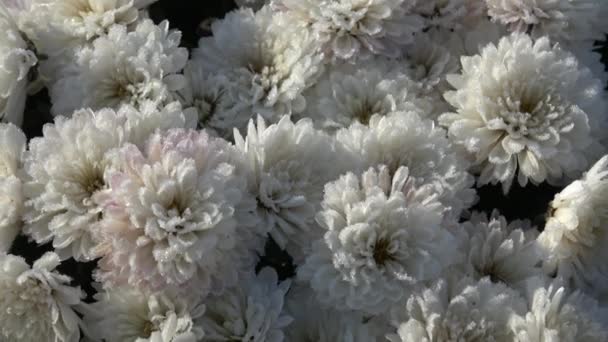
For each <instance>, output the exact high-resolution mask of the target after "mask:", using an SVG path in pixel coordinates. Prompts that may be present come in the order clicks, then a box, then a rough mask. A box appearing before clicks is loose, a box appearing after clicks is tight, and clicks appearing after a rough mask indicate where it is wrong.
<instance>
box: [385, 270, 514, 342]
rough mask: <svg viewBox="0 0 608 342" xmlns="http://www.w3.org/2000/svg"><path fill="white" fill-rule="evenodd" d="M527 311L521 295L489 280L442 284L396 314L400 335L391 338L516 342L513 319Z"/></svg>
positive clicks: (401, 340)
mask: <svg viewBox="0 0 608 342" xmlns="http://www.w3.org/2000/svg"><path fill="white" fill-rule="evenodd" d="M523 311H525V303H524V300H523V299H522V298H521V296H520V295H519V294H518V293H517V292H515V291H513V290H512V289H510V288H509V287H507V286H506V285H504V284H496V283H493V282H491V281H490V279H488V278H483V279H481V280H479V281H472V280H471V279H467V278H465V279H463V280H462V281H460V282H458V283H456V284H453V283H451V282H448V281H445V280H440V281H438V282H436V283H435V284H433V285H432V286H431V287H429V288H427V289H425V290H423V291H422V292H420V293H417V294H415V295H413V296H412V297H410V298H409V300H408V302H407V306H404V307H402V308H400V309H398V310H395V311H394V313H393V316H394V318H393V320H394V321H395V322H398V323H397V326H396V327H397V332H396V334H390V335H387V337H388V340H389V341H391V342H406V341H407V342H409V341H424V342H431V341H513V333H512V332H511V330H510V329H509V318H510V316H511V315H513V314H514V313H521V312H523ZM402 317H405V318H402Z"/></svg>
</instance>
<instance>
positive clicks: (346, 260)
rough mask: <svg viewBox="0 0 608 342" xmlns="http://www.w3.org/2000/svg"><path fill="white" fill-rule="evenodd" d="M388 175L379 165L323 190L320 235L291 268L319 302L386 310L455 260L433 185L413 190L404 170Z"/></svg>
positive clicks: (453, 242) (415, 182)
mask: <svg viewBox="0 0 608 342" xmlns="http://www.w3.org/2000/svg"><path fill="white" fill-rule="evenodd" d="M392 172H394V174H391V170H390V169H389V168H388V167H386V166H384V165H382V166H379V167H378V168H370V169H369V170H368V171H366V172H365V173H363V175H362V176H361V177H360V178H359V177H357V176H356V175H355V174H353V173H347V174H346V175H343V176H341V177H340V178H339V179H338V180H336V181H335V182H330V183H328V184H327V185H326V186H325V196H324V199H323V203H322V207H323V209H322V210H321V211H320V212H319V214H318V215H317V221H318V223H319V224H320V225H321V227H322V228H324V229H325V230H326V233H325V235H324V237H323V238H322V239H319V240H318V241H316V242H315V243H314V244H313V249H312V252H311V253H310V254H309V255H308V257H307V259H306V262H305V263H304V264H303V265H302V266H301V267H300V268H299V269H298V277H299V279H302V280H305V281H310V286H311V287H312V288H313V290H314V291H315V293H316V295H317V297H318V299H319V302H321V303H324V304H325V305H331V306H333V307H335V308H337V309H339V310H348V309H351V310H361V311H363V312H367V313H369V314H372V315H373V314H378V313H381V312H385V311H386V310H387V308H389V307H390V306H391V305H394V304H396V303H399V302H400V301H403V300H405V299H407V297H408V296H409V295H410V293H411V291H412V290H413V289H415V287H416V286H419V285H420V284H422V283H423V282H425V281H429V280H433V279H435V278H437V277H439V276H440V274H441V272H443V271H444V270H445V268H446V267H447V266H448V265H450V264H452V263H455V262H457V261H458V257H459V255H458V253H457V251H456V240H455V238H454V236H452V234H451V233H450V232H449V231H448V229H446V228H445V227H443V226H442V221H443V213H444V212H446V211H447V210H446V208H445V207H444V206H442V205H441V203H440V202H439V201H438V197H439V195H438V194H437V193H436V188H434V187H433V186H430V185H422V186H420V185H418V184H419V180H416V179H414V178H413V177H411V176H410V172H409V170H408V169H407V167H399V168H398V169H397V170H395V171H392Z"/></svg>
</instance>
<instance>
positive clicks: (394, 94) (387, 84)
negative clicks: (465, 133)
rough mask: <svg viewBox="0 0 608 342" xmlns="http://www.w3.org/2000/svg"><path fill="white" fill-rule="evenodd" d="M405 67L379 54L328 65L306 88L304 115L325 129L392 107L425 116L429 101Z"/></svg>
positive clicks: (389, 110)
mask: <svg viewBox="0 0 608 342" xmlns="http://www.w3.org/2000/svg"><path fill="white" fill-rule="evenodd" d="M405 71H406V64H405V63H402V62H397V61H394V60H390V59H387V58H381V57H376V58H373V59H370V60H367V61H359V62H358V63H355V64H350V63H343V64H340V65H337V66H334V67H331V68H329V69H328V70H327V73H326V74H325V75H324V77H323V78H321V79H320V80H318V81H317V83H316V84H315V86H314V87H312V88H311V89H310V90H308V91H307V93H306V97H307V103H308V105H307V109H306V111H305V115H306V116H308V117H311V118H312V119H313V121H314V122H315V124H316V125H317V126H319V127H321V128H325V129H327V130H336V129H338V128H343V127H348V126H350V124H351V123H353V122H359V123H361V124H363V125H366V124H368V123H369V121H370V119H371V117H372V116H374V115H380V116H385V115H388V114H389V113H392V112H394V111H414V112H416V113H418V115H420V116H422V117H425V116H428V115H429V112H430V111H431V108H432V104H431V103H429V102H428V101H425V100H424V99H419V98H418V97H417V96H416V95H417V94H418V92H419V89H418V88H419V87H418V85H417V84H416V83H415V82H414V81H413V80H411V79H410V77H409V76H408V74H406V73H405Z"/></svg>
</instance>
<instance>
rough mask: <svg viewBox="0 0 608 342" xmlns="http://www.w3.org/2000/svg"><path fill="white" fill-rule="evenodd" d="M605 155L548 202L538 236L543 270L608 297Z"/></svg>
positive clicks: (607, 174)
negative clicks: (542, 257) (542, 226)
mask: <svg viewBox="0 0 608 342" xmlns="http://www.w3.org/2000/svg"><path fill="white" fill-rule="evenodd" d="M607 192H608V156H604V157H603V158H602V159H600V160H599V161H598V162H597V163H596V164H595V165H593V167H592V168H591V169H590V170H589V171H588V172H587V173H586V174H585V176H584V177H583V178H581V179H579V180H576V181H574V182H572V183H571V184H570V185H568V186H567V187H566V188H565V189H564V190H562V191H561V192H560V193H559V194H557V195H555V198H554V199H553V201H552V202H551V207H550V216H549V218H548V220H547V223H546V225H545V229H544V231H543V232H542V233H541V234H540V236H539V237H538V241H539V244H540V247H541V248H542V250H543V252H544V258H545V262H544V267H545V269H546V270H547V271H548V272H550V273H557V275H558V276H560V277H562V278H564V279H565V280H567V281H568V282H569V284H570V285H572V286H575V287H576V288H579V289H583V290H585V291H588V292H590V293H592V294H595V295H608V265H606V263H603V262H598V260H605V259H606V258H607V257H608V252H607V251H606V248H605V246H606V244H607V243H608V199H607V198H606V193H607Z"/></svg>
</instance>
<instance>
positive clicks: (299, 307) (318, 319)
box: [285, 286, 384, 342]
mask: <svg viewBox="0 0 608 342" xmlns="http://www.w3.org/2000/svg"><path fill="white" fill-rule="evenodd" d="M286 306H287V312H288V313H289V314H290V315H291V316H292V317H293V318H294V321H293V322H292V323H291V324H290V325H289V326H287V328H286V329H285V335H286V337H287V339H286V340H287V341H289V342H309V341H315V342H336V341H340V342H372V341H378V342H379V341H384V339H383V338H384V336H383V335H384V331H383V330H381V329H382V328H384V327H377V326H375V325H374V323H375V322H373V321H369V320H368V319H366V317H364V315H363V314H361V313H360V312H356V311H346V312H345V311H337V310H333V309H329V308H324V307H323V305H322V304H321V303H319V302H318V301H317V300H316V299H315V297H314V292H312V291H311V289H310V288H309V287H307V286H292V288H291V289H290V290H289V293H288V294H287V303H286ZM378 331H380V332H378Z"/></svg>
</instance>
